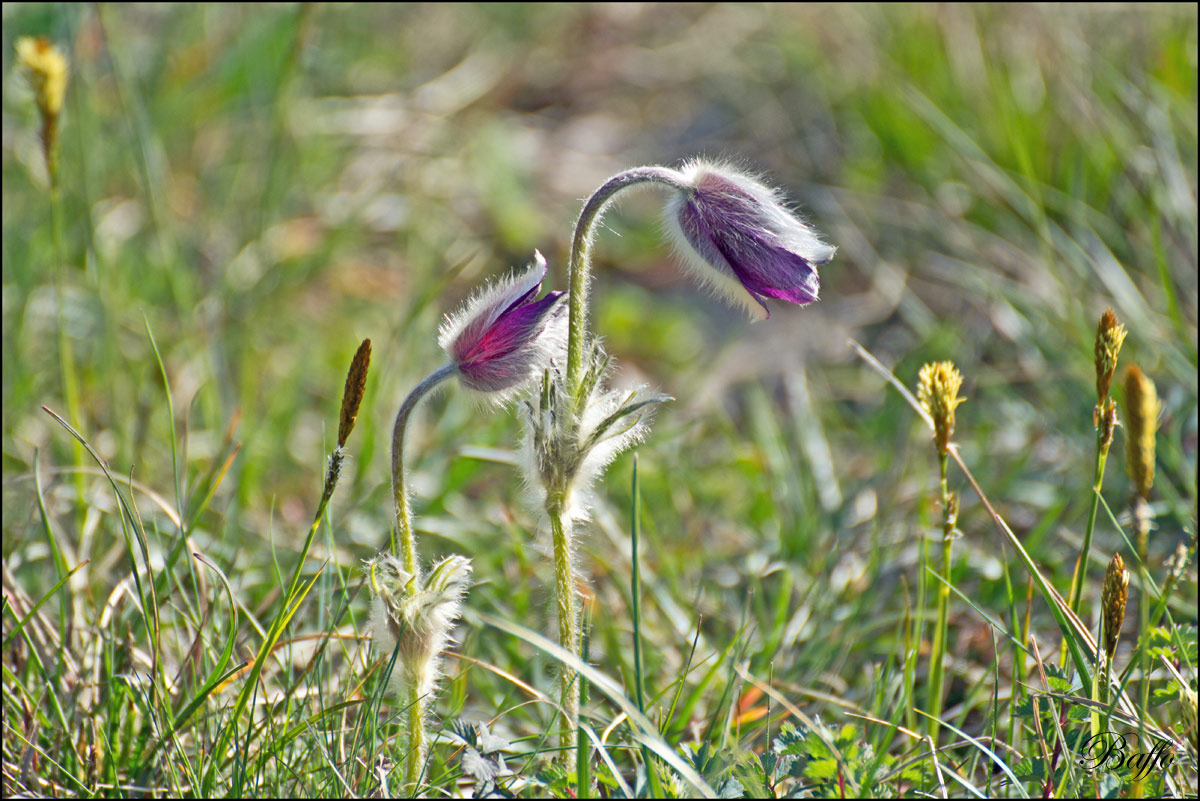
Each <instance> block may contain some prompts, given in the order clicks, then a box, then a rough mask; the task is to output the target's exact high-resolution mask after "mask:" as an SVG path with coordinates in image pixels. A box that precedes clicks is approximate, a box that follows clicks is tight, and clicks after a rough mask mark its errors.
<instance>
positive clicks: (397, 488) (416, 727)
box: [392, 364, 454, 796]
mask: <svg viewBox="0 0 1200 801" xmlns="http://www.w3.org/2000/svg"><path fill="white" fill-rule="evenodd" d="M453 374H454V365H452V364H447V365H445V366H444V367H440V368H438V369H437V370H435V371H434V372H432V373H430V374H429V375H428V376H426V377H425V380H423V381H422V382H421V383H420V384H417V386H416V388H415V389H413V391H412V392H410V393H408V397H407V398H405V399H404V403H402V404H401V405H400V411H399V412H397V414H396V423H395V425H394V426H392V495H393V497H394V498H395V499H396V528H395V531H394V533H393V535H392V553H394V554H396V555H398V556H399V557H400V558H401V559H402V560H403V561H404V569H405V570H407V571H408V572H409V574H410V575H412V576H413V577H414V578H413V580H414V581H419V577H420V566H419V564H418V563H417V542H416V537H415V536H413V526H412V507H411V506H409V503H408V486H407V485H406V484H405V482H404V432H405V431H406V430H407V428H408V418H409V417H410V416H411V415H412V411H413V409H415V408H416V407H417V404H418V403H420V401H421V399H422V398H424V397H425V396H426V395H428V394H429V392H430V391H431V390H433V389H434V388H435V387H436V386H437V385H438V384H440V383H442V382H443V381H445V380H446V379H447V378H449V377H450V376H451V375H453ZM408 684H409V690H408V699H407V701H408V753H407V755H406V756H405V761H404V782H405V784H406V785H408V787H409V788H410V790H411V792H412V793H413V795H414V796H415V795H416V791H417V780H418V779H419V778H420V774H421V763H422V761H423V760H424V758H425V748H426V743H425V699H424V698H422V697H421V690H420V687H418V686H417V683H416V682H415V681H410V682H409V683H408Z"/></svg>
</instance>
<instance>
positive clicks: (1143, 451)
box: [1125, 365, 1160, 500]
mask: <svg viewBox="0 0 1200 801" xmlns="http://www.w3.org/2000/svg"><path fill="white" fill-rule="evenodd" d="M1159 410H1160V407H1159V404H1158V392H1157V391H1156V390H1155V388H1154V382H1153V381H1151V380H1150V379H1149V378H1147V377H1146V374H1145V373H1143V372H1142V371H1141V370H1140V369H1138V366H1137V365H1133V366H1132V367H1130V368H1129V369H1128V370H1126V371H1125V416H1126V417H1127V418H1128V424H1129V436H1128V438H1127V440H1126V452H1125V458H1126V464H1127V466H1128V468H1129V477H1130V478H1131V479H1133V488H1134V492H1135V493H1136V494H1137V496H1138V497H1139V498H1142V499H1143V500H1146V499H1149V497H1150V488H1151V487H1153V486H1154V435H1155V432H1156V431H1157V430H1158V413H1159Z"/></svg>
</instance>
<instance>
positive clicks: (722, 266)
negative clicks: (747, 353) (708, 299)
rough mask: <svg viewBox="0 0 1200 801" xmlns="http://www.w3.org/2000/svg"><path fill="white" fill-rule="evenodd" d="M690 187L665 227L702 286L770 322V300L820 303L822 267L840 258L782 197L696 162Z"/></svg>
mask: <svg viewBox="0 0 1200 801" xmlns="http://www.w3.org/2000/svg"><path fill="white" fill-rule="evenodd" d="M679 172H680V175H681V176H682V177H683V179H684V182H685V184H686V186H687V188H685V189H683V190H681V191H679V192H675V193H672V195H671V197H670V199H669V200H668V201H667V207H666V226H667V231H668V232H669V234H670V235H671V238H672V239H673V240H674V243H675V247H676V249H677V250H678V251H679V252H680V253H681V254H682V255H683V257H684V260H685V262H686V263H687V265H688V267H690V268H691V269H692V271H693V272H694V273H695V274H696V276H697V277H698V278H699V279H700V281H701V282H702V283H704V284H705V285H707V286H709V287H710V288H712V289H713V291H714V292H716V293H717V294H719V295H721V296H723V297H725V298H727V299H728V300H729V301H731V302H733V303H735V304H736V305H740V306H743V307H744V308H745V309H746V310H747V311H748V312H749V313H750V314H751V316H753V317H756V318H758V319H766V318H767V317H769V316H770V312H769V311H768V310H767V306H766V303H765V302H764V301H765V300H766V298H779V299H780V300H786V301H788V302H789V303H795V304H798V305H800V306H804V305H806V304H808V303H812V302H813V301H815V300H816V299H817V296H818V294H819V289H820V279H819V278H818V276H817V265H820V264H825V263H826V262H828V261H829V260H830V259H832V258H833V254H834V252H836V250H837V248H835V247H832V246H830V245H826V244H825V243H824V242H822V241H821V240H820V238H819V237H818V236H817V234H816V232H815V231H813V230H812V228H810V227H809V226H808V225H806V224H805V223H804V221H802V220H801V219H800V218H799V217H797V216H796V214H795V213H793V212H792V211H791V210H790V209H789V208H788V207H787V205H786V204H785V202H784V200H783V197H782V196H781V194H780V193H779V192H778V191H777V190H774V189H771V188H769V187H767V186H765V185H764V184H762V183H761V182H760V181H758V180H756V179H755V178H752V177H751V176H749V175H747V174H745V173H743V172H739V171H737V170H735V169H732V168H730V167H728V166H724V165H717V164H712V163H710V162H707V161H701V160H696V161H691V162H688V163H687V164H684V165H683V167H682V168H681V169H680V171H679Z"/></svg>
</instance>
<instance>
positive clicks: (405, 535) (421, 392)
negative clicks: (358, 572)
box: [392, 364, 454, 576]
mask: <svg viewBox="0 0 1200 801" xmlns="http://www.w3.org/2000/svg"><path fill="white" fill-rule="evenodd" d="M453 374H454V365H452V364H447V365H445V366H444V367H440V368H438V369H437V370H435V371H434V372H432V373H430V374H429V375H428V376H426V377H425V380H423V381H422V382H421V383H420V384H417V386H416V388H415V389H414V390H413V391H412V392H410V393H408V397H407V398H405V399H404V403H402V404H400V411H399V412H397V413H396V423H395V425H393V426H392V496H393V497H394V498H395V499H396V530H395V532H394V533H393V535H392V553H394V554H396V555H397V556H399V557H400V558H401V559H403V560H404V569H405V570H407V571H408V572H409V573H410V574H412V575H413V576H419V575H420V570H419V566H418V564H417V543H416V538H415V537H414V536H413V530H412V507H410V506H409V503H408V487H407V486H406V485H405V483H404V432H405V430H406V429H407V428H408V418H409V416H410V415H412V411H413V409H415V408H416V407H417V404H418V403H420V401H421V399H422V398H424V397H425V396H426V395H428V394H429V392H430V391H431V390H432V389H434V387H436V386H437V385H438V384H440V383H442V382H443V381H445V380H446V379H447V378H449V377H450V376H451V375H453Z"/></svg>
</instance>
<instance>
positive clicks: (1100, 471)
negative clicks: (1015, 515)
mask: <svg viewBox="0 0 1200 801" xmlns="http://www.w3.org/2000/svg"><path fill="white" fill-rule="evenodd" d="M1126 334H1127V332H1126V330H1125V326H1123V325H1121V324H1120V323H1119V322H1117V315H1115V314H1113V310H1112V309H1105V310H1104V314H1102V315H1100V322H1099V323H1098V324H1097V325H1096V341H1095V344H1094V345H1093V346H1092V350H1093V352H1094V353H1095V363H1096V406H1095V408H1094V410H1093V411H1092V424H1093V425H1094V426H1095V427H1096V458H1095V462H1094V464H1093V466H1092V502H1091V507H1090V508H1089V510H1088V522H1087V528H1086V529H1085V530H1084V532H1083V547H1082V548H1080V549H1079V556H1078V557H1077V558H1076V561H1075V569H1074V570H1073V571H1072V572H1071V586H1070V588H1069V589H1068V591H1067V603H1068V605H1069V606H1070V607H1071V611H1073V612H1078V611H1079V604H1080V601H1081V600H1082V598H1083V585H1084V584H1085V583H1087V568H1088V556H1089V555H1090V554H1091V550H1092V535H1093V534H1094V533H1095V531H1096V515H1097V513H1098V512H1099V509H1100V490H1101V488H1102V487H1103V486H1104V466H1105V465H1106V464H1107V463H1108V449H1109V448H1110V447H1111V446H1112V440H1113V432H1115V431H1116V430H1117V425H1118V420H1117V402H1116V401H1114V400H1113V399H1112V398H1110V397H1109V395H1108V393H1109V389H1110V388H1111V387H1112V380H1113V375H1114V374H1115V373H1116V370H1117V355H1118V354H1120V352H1121V345H1123V344H1124V343H1125V335H1126ZM1062 660H1063V661H1062V664H1066V648H1065V647H1064V648H1063V649H1062Z"/></svg>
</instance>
